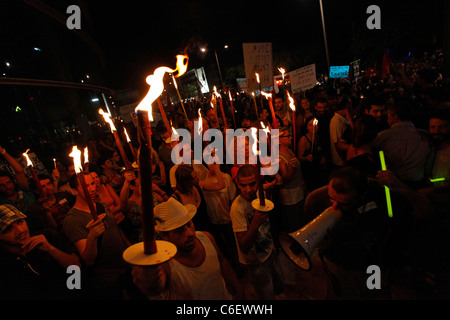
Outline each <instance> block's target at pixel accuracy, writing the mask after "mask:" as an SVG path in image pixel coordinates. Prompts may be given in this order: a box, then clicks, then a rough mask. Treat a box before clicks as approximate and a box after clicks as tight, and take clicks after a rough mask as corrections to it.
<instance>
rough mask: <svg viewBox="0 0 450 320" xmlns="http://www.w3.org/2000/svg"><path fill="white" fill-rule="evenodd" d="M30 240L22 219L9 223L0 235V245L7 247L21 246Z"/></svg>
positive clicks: (26, 226) (25, 224)
mask: <svg viewBox="0 0 450 320" xmlns="http://www.w3.org/2000/svg"><path fill="white" fill-rule="evenodd" d="M29 238H30V231H29V230H28V225H27V223H26V222H25V220H24V219H19V220H16V221H14V222H13V223H11V224H10V225H9V226H8V227H7V228H6V229H5V230H4V231H3V233H1V234H0V243H2V244H5V245H8V246H22V245H23V244H24V243H25V241H27V240H28V239H29Z"/></svg>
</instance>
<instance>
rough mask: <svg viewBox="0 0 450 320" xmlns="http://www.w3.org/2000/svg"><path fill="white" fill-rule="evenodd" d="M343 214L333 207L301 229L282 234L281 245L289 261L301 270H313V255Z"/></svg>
mask: <svg viewBox="0 0 450 320" xmlns="http://www.w3.org/2000/svg"><path fill="white" fill-rule="evenodd" d="M341 217H342V212H341V211H340V210H334V209H333V208H332V207H330V208H328V209H326V210H325V211H324V212H322V213H321V214H320V215H319V216H317V217H316V218H315V219H314V220H312V221H311V222H310V223H308V224H307V225H306V226H304V227H302V228H301V229H299V230H297V231H294V232H291V233H281V234H280V237H279V239H280V245H281V248H282V249H283V251H284V252H285V253H286V255H287V256H288V257H289V259H291V260H292V262H293V263H294V264H296V265H297V266H298V267H299V268H300V269H302V270H304V271H309V270H311V267H312V263H311V254H312V252H313V250H314V249H315V247H316V246H317V245H318V244H319V243H320V241H321V240H322V239H323V238H324V237H325V236H326V235H327V234H328V233H329V231H330V230H331V229H332V228H333V227H334V226H335V224H336V223H337V222H338V221H339V220H340V219H341Z"/></svg>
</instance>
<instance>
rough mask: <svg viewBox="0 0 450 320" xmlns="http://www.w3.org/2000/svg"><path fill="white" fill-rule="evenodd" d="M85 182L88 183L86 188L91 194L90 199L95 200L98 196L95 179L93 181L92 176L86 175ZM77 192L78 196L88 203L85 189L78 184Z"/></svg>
mask: <svg viewBox="0 0 450 320" xmlns="http://www.w3.org/2000/svg"><path fill="white" fill-rule="evenodd" d="M84 180H85V181H86V187H87V191H88V194H89V197H90V198H91V199H92V200H94V199H95V197H96V196H97V186H96V185H95V182H94V179H92V177H91V175H90V174H85V175H84ZM77 192H78V195H80V196H81V198H82V199H84V200H85V201H86V198H85V195H84V192H83V188H82V187H81V184H80V183H79V184H78V187H77Z"/></svg>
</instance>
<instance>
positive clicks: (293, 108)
mask: <svg viewBox="0 0 450 320" xmlns="http://www.w3.org/2000/svg"><path fill="white" fill-rule="evenodd" d="M286 92H287V96H288V99H289V101H290V102H289V107H290V108H291V110H292V111H295V104H294V98H292V97H291V95H290V94H289V91H286Z"/></svg>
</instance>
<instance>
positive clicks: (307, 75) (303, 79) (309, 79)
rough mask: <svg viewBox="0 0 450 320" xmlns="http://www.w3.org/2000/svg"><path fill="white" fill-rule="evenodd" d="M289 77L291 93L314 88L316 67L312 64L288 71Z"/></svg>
mask: <svg viewBox="0 0 450 320" xmlns="http://www.w3.org/2000/svg"><path fill="white" fill-rule="evenodd" d="M289 77H290V79H291V90H292V93H298V92H301V91H305V90H308V89H311V88H314V86H315V85H316V84H317V79H316V65H315V64H314V63H313V64H310V65H308V66H305V67H302V68H299V69H296V70H294V71H289Z"/></svg>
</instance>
